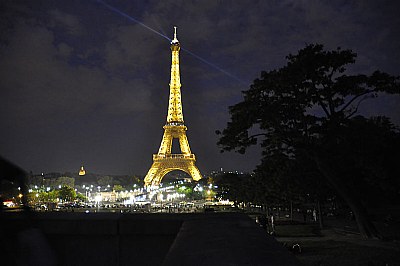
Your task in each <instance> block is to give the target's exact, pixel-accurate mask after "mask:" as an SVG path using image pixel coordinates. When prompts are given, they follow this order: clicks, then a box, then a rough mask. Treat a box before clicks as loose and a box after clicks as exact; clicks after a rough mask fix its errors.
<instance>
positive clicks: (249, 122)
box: [217, 44, 400, 237]
mask: <svg viewBox="0 0 400 266" xmlns="http://www.w3.org/2000/svg"><path fill="white" fill-rule="evenodd" d="M355 59H356V54H355V53H353V52H352V51H351V50H341V49H340V48H338V49H337V50H333V51H325V50H324V49H323V46H322V45H319V44H312V45H308V46H306V47H305V48H303V49H301V50H300V51H299V52H298V54H297V55H289V56H288V57H287V60H288V62H287V64H286V66H284V67H282V68H280V69H278V70H272V71H269V72H265V71H263V72H262V73H261V78H260V79H256V80H255V81H254V82H253V84H252V85H251V87H250V89H249V90H247V91H244V92H243V96H244V100H243V101H242V102H240V103H238V104H236V105H234V106H231V107H229V112H230V115H231V121H229V122H228V124H227V127H226V129H224V130H223V131H222V132H217V134H222V135H221V137H220V139H219V141H218V144H219V145H220V147H221V148H222V150H223V151H224V150H225V151H230V150H235V151H237V152H240V153H245V151H246V149H247V148H248V147H249V146H251V145H255V144H257V142H258V141H260V146H261V147H262V155H263V162H265V163H266V164H268V163H269V161H270V159H271V158H272V157H273V156H275V155H276V154H282V155H284V156H286V157H287V158H288V159H290V160H298V159H299V158H307V160H309V161H310V162H312V163H313V164H314V165H315V168H316V170H318V172H319V174H320V176H321V177H323V178H325V180H326V181H328V182H329V183H330V185H331V186H332V187H333V188H334V189H335V190H336V192H337V193H338V194H339V195H340V196H341V197H342V198H343V199H344V200H345V201H346V202H347V204H348V205H349V207H350V208H351V209H352V211H353V213H354V215H355V218H356V220H357V224H358V227H359V229H360V232H361V234H363V235H364V236H366V237H378V232H377V231H376V229H375V228H374V226H373V224H372V223H371V222H370V220H369V217H368V214H367V211H366V209H365V208H364V206H363V204H362V202H361V201H360V199H359V198H358V197H356V195H354V193H352V191H351V190H350V189H349V187H348V186H347V184H346V177H348V176H349V175H348V173H349V172H353V173H354V172H355V171H356V170H359V169H360V167H361V168H363V167H367V166H366V165H365V163H362V164H361V165H359V166H358V168H355V167H354V166H355V165H353V164H352V161H351V160H350V158H351V156H348V155H346V156H343V155H344V154H345V152H344V150H343V149H347V150H348V151H351V149H348V148H350V147H351V145H352V144H351V143H349V141H348V140H349V138H348V137H349V135H348V134H347V132H349V131H351V130H348V129H350V128H354V126H355V124H354V123H353V121H354V117H355V116H356V115H358V114H359V112H358V108H359V106H360V105H361V104H362V102H364V101H365V100H367V99H370V98H376V97H378V96H379V94H381V93H388V94H399V93H400V86H399V78H398V77H393V76H390V75H389V74H387V73H383V72H380V71H375V72H374V73H372V74H371V75H364V74H358V75H346V74H345V72H346V66H347V65H349V64H353V63H355ZM364 122H365V121H364ZM357 132H358V134H360V132H359V131H357ZM345 143H348V145H350V146H345V145H344V144H345ZM338 144H340V145H339V146H340V147H341V148H338Z"/></svg>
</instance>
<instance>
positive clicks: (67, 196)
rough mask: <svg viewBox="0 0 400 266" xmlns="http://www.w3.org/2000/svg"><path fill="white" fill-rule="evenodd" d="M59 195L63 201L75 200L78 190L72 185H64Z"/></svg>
mask: <svg viewBox="0 0 400 266" xmlns="http://www.w3.org/2000/svg"><path fill="white" fill-rule="evenodd" d="M58 195H59V197H60V198H61V199H62V200H63V201H73V200H74V199H75V197H76V192H75V190H74V188H72V187H70V186H63V187H62V188H61V189H60V190H59V191H58Z"/></svg>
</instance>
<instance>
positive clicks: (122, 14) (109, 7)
mask: <svg viewBox="0 0 400 266" xmlns="http://www.w3.org/2000/svg"><path fill="white" fill-rule="evenodd" d="M97 2H99V3H100V4H102V5H103V6H105V7H107V8H108V9H109V10H111V11H113V12H115V13H117V14H119V15H121V16H123V17H125V18H127V19H128V20H130V21H133V22H136V23H138V24H139V25H141V26H143V27H144V28H146V29H148V30H150V31H151V32H153V33H155V34H157V35H159V36H161V37H163V38H164V39H167V40H168V42H171V41H172V40H171V39H170V38H168V37H167V36H165V35H164V34H162V33H160V32H158V31H156V30H155V29H153V28H151V27H149V26H147V25H146V24H144V23H143V22H140V21H139V20H137V19H135V18H133V17H132V16H129V15H128V14H126V13H124V12H122V11H121V10H119V9H118V8H115V7H113V6H111V5H109V4H107V3H105V2H104V1H101V0H97ZM182 50H183V51H185V52H186V53H188V54H190V55H191V56H193V57H194V58H197V59H198V60H200V61H201V62H203V63H205V64H207V65H209V66H211V67H213V68H215V69H216V70H218V71H220V72H222V73H223V74H225V75H227V76H229V77H231V78H233V79H235V80H236V81H239V82H240V83H242V84H243V85H248V84H247V83H246V82H244V81H243V80H241V79H240V78H238V77H236V76H234V75H232V74H231V73H229V72H228V71H226V70H224V69H222V68H220V67H218V66H217V65H215V64H213V63H211V62H209V61H207V60H206V59H204V58H202V57H200V56H198V55H196V54H195V53H192V52H190V51H189V50H187V49H182Z"/></svg>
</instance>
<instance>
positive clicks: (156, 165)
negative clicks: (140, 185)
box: [144, 27, 202, 186]
mask: <svg viewBox="0 0 400 266" xmlns="http://www.w3.org/2000/svg"><path fill="white" fill-rule="evenodd" d="M174 28H175V32H174V39H173V40H172V41H171V52H172V63H171V81H170V83H169V104H168V115H167V123H166V124H165V126H164V127H163V128H164V135H163V138H162V140H161V145H160V149H159V150H158V153H157V154H153V164H152V165H151V167H150V169H149V171H148V172H147V175H146V177H145V178H144V183H145V186H156V185H159V184H160V182H161V180H162V178H163V177H164V176H165V175H166V174H167V173H169V172H171V171H174V170H181V171H184V172H186V173H188V174H189V175H190V176H191V177H192V178H193V179H194V180H195V181H198V180H200V179H201V177H202V176H201V174H200V171H199V169H198V168H197V167H196V165H195V162H196V157H195V156H194V154H193V153H191V151H190V147H189V142H188V139H187V137H186V130H187V127H186V126H185V125H184V122H183V112H182V100H181V79H180V74H179V50H180V43H179V41H178V39H177V37H176V27H174ZM173 139H178V140H179V146H180V149H181V153H179V154H172V153H171V150H172V141H173Z"/></svg>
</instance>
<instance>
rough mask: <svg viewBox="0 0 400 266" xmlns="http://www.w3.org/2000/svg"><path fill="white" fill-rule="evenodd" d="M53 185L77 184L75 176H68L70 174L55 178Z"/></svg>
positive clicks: (70, 185) (71, 185) (72, 185)
mask: <svg viewBox="0 0 400 266" xmlns="http://www.w3.org/2000/svg"><path fill="white" fill-rule="evenodd" d="M53 186H54V187H58V186H68V187H74V186H75V178H73V177H68V176H60V177H58V178H57V179H56V180H55V182H54V184H53Z"/></svg>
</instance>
